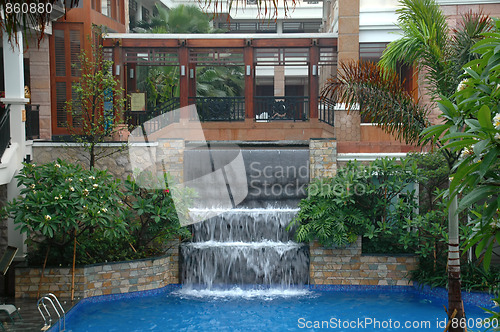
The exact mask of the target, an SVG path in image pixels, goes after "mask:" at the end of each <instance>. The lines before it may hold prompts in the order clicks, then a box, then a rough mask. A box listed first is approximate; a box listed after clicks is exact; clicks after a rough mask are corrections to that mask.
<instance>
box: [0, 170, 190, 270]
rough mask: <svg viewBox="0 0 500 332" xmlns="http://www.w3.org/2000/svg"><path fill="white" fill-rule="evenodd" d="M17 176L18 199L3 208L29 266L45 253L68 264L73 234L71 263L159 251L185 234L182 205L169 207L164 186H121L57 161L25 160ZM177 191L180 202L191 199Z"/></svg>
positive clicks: (40, 261) (106, 177) (97, 172)
mask: <svg viewBox="0 0 500 332" xmlns="http://www.w3.org/2000/svg"><path fill="white" fill-rule="evenodd" d="M144 176H151V175H147V174H146V175H144ZM17 179H18V185H19V186H21V187H22V189H21V197H20V198H17V199H14V200H13V201H12V202H10V203H9V204H8V206H7V208H6V211H7V213H8V214H9V215H10V216H11V217H12V218H13V219H14V222H15V223H16V224H18V227H19V228H20V230H21V232H22V233H26V234H27V236H28V240H27V242H28V244H29V253H28V260H29V263H30V264H31V265H42V264H43V263H44V261H45V258H46V257H47V263H48V264H49V265H56V266H57V265H63V266H66V265H69V264H70V263H72V260H73V244H74V240H75V238H76V244H77V246H76V259H77V260H76V262H77V263H78V264H92V263H98V262H107V261H120V260H127V259H137V258H144V257H148V256H152V255H159V254H162V253H164V252H165V249H166V248H165V247H164V244H165V242H166V241H168V240H170V239H177V238H178V237H179V236H181V237H188V236H189V235H190V234H189V232H188V231H187V229H186V228H185V227H181V225H180V223H179V218H178V214H177V212H179V213H186V212H187V206H186V205H182V204H179V206H174V202H173V200H172V194H171V192H170V190H169V189H168V187H166V189H164V190H146V189H143V188H140V187H139V186H138V185H137V183H136V182H135V181H134V180H131V179H130V178H129V179H128V180H126V181H125V183H124V186H122V183H121V181H120V180H115V179H114V178H113V177H112V176H111V175H110V174H108V172H107V171H102V170H97V169H94V168H93V169H91V170H85V169H83V168H82V167H81V166H78V165H72V164H68V163H66V162H64V161H62V160H58V161H57V162H53V163H49V164H45V165H40V166H37V165H34V164H25V165H24V167H23V169H22V170H21V172H20V174H19V175H18V176H17ZM165 179H166V177H165ZM178 195H180V196H182V197H184V198H185V199H183V200H181V202H182V203H183V204H189V202H190V199H191V198H192V197H193V195H192V193H191V192H188V191H182V190H180V192H179V193H178ZM176 207H177V208H178V209H179V211H176Z"/></svg>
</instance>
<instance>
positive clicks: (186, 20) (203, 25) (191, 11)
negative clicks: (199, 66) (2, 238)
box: [134, 5, 212, 33]
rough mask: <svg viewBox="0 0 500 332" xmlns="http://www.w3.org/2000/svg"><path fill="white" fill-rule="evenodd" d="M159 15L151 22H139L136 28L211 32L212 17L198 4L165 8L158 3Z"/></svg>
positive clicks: (175, 31)
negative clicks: (197, 5)
mask: <svg viewBox="0 0 500 332" xmlns="http://www.w3.org/2000/svg"><path fill="white" fill-rule="evenodd" d="M156 9H157V10H158V15H156V16H154V17H153V18H152V19H151V22H144V21H143V22H139V23H137V27H139V29H137V28H136V29H134V30H136V31H141V32H149V33H211V32H212V29H211V27H210V17H209V15H208V14H206V13H204V12H202V11H201V10H200V9H199V8H198V7H196V6H192V5H189V6H185V5H180V6H178V7H175V8H173V9H165V8H162V7H160V6H159V5H156Z"/></svg>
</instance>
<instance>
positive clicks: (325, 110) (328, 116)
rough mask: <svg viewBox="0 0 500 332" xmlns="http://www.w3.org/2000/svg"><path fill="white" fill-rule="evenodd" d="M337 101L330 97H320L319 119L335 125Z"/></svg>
mask: <svg viewBox="0 0 500 332" xmlns="http://www.w3.org/2000/svg"><path fill="white" fill-rule="evenodd" d="M335 104H336V103H335V101H333V100H331V99H328V98H320V99H319V103H318V116H319V121H322V122H324V123H327V124H329V125H330V126H333V127H335Z"/></svg>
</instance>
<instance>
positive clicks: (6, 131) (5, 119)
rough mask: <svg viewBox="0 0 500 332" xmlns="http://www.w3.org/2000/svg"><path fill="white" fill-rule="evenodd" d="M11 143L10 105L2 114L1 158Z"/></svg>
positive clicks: (0, 124) (0, 119) (0, 123)
mask: <svg viewBox="0 0 500 332" xmlns="http://www.w3.org/2000/svg"><path fill="white" fill-rule="evenodd" d="M9 145H10V105H7V106H6V107H5V109H4V110H2V111H1V114H0V158H1V157H2V156H3V153H4V152H5V150H7V148H8V147H9Z"/></svg>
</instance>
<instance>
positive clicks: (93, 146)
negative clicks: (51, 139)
mask: <svg viewBox="0 0 500 332" xmlns="http://www.w3.org/2000/svg"><path fill="white" fill-rule="evenodd" d="M96 29H97V30H96V31H101V32H102V29H100V28H98V27H97V28H96ZM79 60H80V61H79V68H78V70H79V72H80V79H79V80H78V82H76V83H75V84H74V85H73V91H74V98H73V99H71V100H68V101H67V102H66V110H67V112H68V113H69V114H70V116H71V118H72V121H70V122H68V123H67V124H66V126H67V128H68V131H69V132H70V133H71V135H72V136H73V138H74V139H75V140H76V141H77V142H78V143H81V144H82V145H83V148H84V150H85V151H86V152H87V153H88V155H87V156H86V157H87V158H88V161H89V167H90V168H93V167H94V166H95V163H96V161H97V160H99V159H101V158H104V157H107V156H110V155H111V154H114V153H118V152H119V151H121V149H112V150H111V152H110V151H109V150H107V149H101V150H99V149H98V145H99V144H100V143H103V142H104V141H105V140H106V139H107V138H108V137H110V136H111V135H112V134H113V133H115V132H118V131H119V130H121V129H122V128H123V125H122V124H121V123H120V121H121V120H122V117H123V114H124V106H125V97H124V91H123V88H121V87H120V82H119V81H118V80H116V79H115V77H114V76H113V70H112V68H113V62H112V61H110V60H106V59H105V58H104V51H103V47H102V45H101V44H100V43H99V44H96V43H92V54H91V55H90V56H88V55H87V54H86V52H85V50H82V52H81V53H80V56H79ZM124 147H125V146H124Z"/></svg>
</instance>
